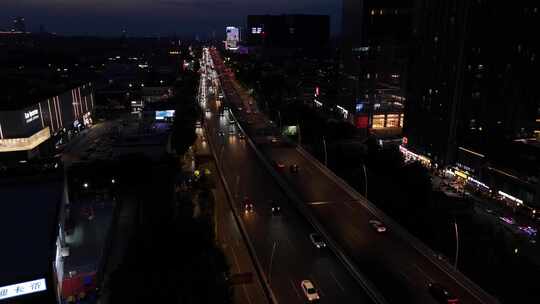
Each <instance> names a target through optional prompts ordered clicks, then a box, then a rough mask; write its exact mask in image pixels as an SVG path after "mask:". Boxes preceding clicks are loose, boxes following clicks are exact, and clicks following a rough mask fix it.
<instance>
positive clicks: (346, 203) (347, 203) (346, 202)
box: [343, 201, 354, 210]
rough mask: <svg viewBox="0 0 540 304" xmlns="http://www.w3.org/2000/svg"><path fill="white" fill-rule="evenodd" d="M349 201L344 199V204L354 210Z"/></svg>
mask: <svg viewBox="0 0 540 304" xmlns="http://www.w3.org/2000/svg"><path fill="white" fill-rule="evenodd" d="M349 203H350V202H348V201H344V202H343V204H344V205H345V206H347V208H349V209H351V210H354V208H353V206H351V205H349Z"/></svg>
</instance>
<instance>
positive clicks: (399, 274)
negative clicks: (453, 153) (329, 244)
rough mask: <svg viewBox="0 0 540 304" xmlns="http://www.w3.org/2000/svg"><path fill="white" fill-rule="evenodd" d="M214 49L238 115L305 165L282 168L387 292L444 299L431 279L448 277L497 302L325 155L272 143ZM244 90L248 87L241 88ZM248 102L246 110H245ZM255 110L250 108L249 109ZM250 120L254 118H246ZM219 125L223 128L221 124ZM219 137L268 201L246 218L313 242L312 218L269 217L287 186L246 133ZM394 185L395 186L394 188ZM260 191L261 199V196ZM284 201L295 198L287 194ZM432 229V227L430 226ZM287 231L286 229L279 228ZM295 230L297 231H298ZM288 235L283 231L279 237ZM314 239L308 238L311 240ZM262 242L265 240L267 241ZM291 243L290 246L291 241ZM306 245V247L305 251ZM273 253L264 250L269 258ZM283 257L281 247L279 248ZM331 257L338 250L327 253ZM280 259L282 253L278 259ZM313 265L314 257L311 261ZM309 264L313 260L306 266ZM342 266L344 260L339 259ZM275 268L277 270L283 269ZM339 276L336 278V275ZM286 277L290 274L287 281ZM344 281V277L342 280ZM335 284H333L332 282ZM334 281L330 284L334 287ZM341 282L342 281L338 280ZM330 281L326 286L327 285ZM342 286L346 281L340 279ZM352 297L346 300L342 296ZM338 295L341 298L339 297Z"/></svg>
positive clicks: (233, 166) (229, 162)
mask: <svg viewBox="0 0 540 304" xmlns="http://www.w3.org/2000/svg"><path fill="white" fill-rule="evenodd" d="M211 53H212V57H213V59H214V65H215V68H216V70H217V73H218V74H219V75H221V84H222V87H223V90H224V92H225V95H226V97H227V101H228V104H229V105H231V106H233V105H234V106H233V108H234V109H235V112H236V114H237V115H236V116H237V117H239V118H240V117H249V120H251V124H246V123H244V127H247V128H248V129H250V132H249V133H250V134H251V135H252V136H253V139H254V141H255V142H257V143H258V149H260V150H261V151H262V152H263V153H264V154H265V155H266V157H267V158H268V159H269V160H276V161H278V162H281V163H283V164H284V165H285V168H288V166H289V165H291V164H297V165H299V168H300V170H299V172H298V173H291V172H289V170H282V171H279V170H278V172H280V173H279V174H280V176H281V178H282V179H283V180H285V181H286V182H287V183H288V185H290V186H291V187H292V188H293V189H294V190H295V192H296V194H297V195H298V196H299V197H300V199H301V200H302V202H303V203H304V204H305V205H306V206H307V207H308V208H309V209H310V211H311V212H312V213H313V215H314V216H315V217H316V218H317V219H318V221H319V222H320V223H321V225H322V226H323V227H324V229H325V230H326V231H327V232H328V234H329V235H331V237H332V238H333V239H334V240H335V241H336V242H337V243H338V244H339V245H340V246H341V247H342V248H343V249H344V251H345V252H346V253H347V254H348V255H349V256H350V257H352V258H353V260H354V262H355V263H356V265H357V267H358V269H360V271H362V272H363V273H364V274H365V275H366V276H367V277H368V278H369V279H370V280H371V281H372V282H373V283H374V284H375V285H376V287H377V288H378V289H379V290H380V291H382V293H383V294H384V296H385V297H386V298H387V299H388V300H389V302H391V303H437V302H436V300H435V299H434V298H433V296H432V295H431V294H430V293H429V291H428V288H427V284H428V283H429V282H438V283H441V284H442V285H444V286H445V287H446V288H447V289H448V290H449V291H450V292H451V293H452V294H454V295H455V296H457V298H459V299H460V302H461V303H495V302H496V300H495V299H494V298H493V297H491V296H490V295H488V294H486V293H485V292H484V291H483V290H481V289H480V288H479V287H478V286H477V285H476V284H474V283H473V282H471V281H470V280H468V279H467V278H466V277H464V276H463V275H462V274H461V273H459V272H457V271H455V270H454V269H453V268H452V267H451V266H450V265H448V264H447V263H446V262H444V261H439V260H438V259H436V258H435V257H434V256H433V252H432V251H431V250H429V249H428V248H426V247H425V246H424V245H423V244H421V243H420V242H418V240H416V239H414V238H412V237H411V236H410V235H409V234H408V233H407V232H406V231H404V230H403V229H402V228H401V227H400V226H399V225H397V224H395V223H394V222H393V221H392V220H390V219H388V218H386V216H385V215H384V214H382V213H381V212H380V211H379V210H377V209H376V208H373V206H372V205H370V204H369V203H368V202H367V201H366V200H365V199H364V198H363V197H361V196H360V195H358V193H356V192H355V191H353V190H352V189H350V188H349V187H346V186H344V185H343V183H342V181H341V180H339V179H338V178H336V177H335V176H334V175H332V174H331V173H329V172H328V171H327V170H326V169H325V168H323V166H322V165H321V164H320V163H317V162H316V161H314V160H313V159H312V158H311V157H309V155H306V154H305V153H304V152H303V150H301V149H299V148H296V147H294V146H291V145H283V144H280V143H279V142H278V143H272V142H271V141H269V140H268V139H267V138H266V137H260V136H257V135H256V134H260V132H258V131H257V130H255V129H256V128H259V127H261V126H265V125H267V119H266V118H265V117H264V115H263V114H260V113H258V114H253V113H254V112H258V111H256V110H257V109H256V106H255V103H252V102H250V100H249V98H246V96H245V94H243V93H242V92H238V87H237V86H235V85H234V82H233V81H232V77H231V76H232V75H230V74H229V73H227V72H226V69H225V67H224V65H223V63H222V61H221V58H220V57H219V54H218V53H217V51H215V50H213V51H212V52H211ZM239 93H240V94H239ZM240 108H242V110H240ZM248 110H249V112H250V113H249V114H248V113H247V112H248ZM216 121H219V118H216V117H214V118H213V119H209V124H208V127H209V129H210V130H215V131H217V130H220V129H224V128H226V122H224V121H219V124H216V123H215V122H216ZM246 121H247V120H246ZM214 133H215V132H214ZM213 140H214V141H215V142H217V143H218V147H219V149H223V151H222V152H221V153H223V156H222V157H223V158H222V159H221V161H220V163H221V164H222V165H223V167H224V172H226V175H227V178H228V180H230V181H235V179H236V181H235V182H233V185H237V186H236V187H237V188H235V189H236V191H237V195H238V197H241V196H243V195H244V194H247V195H255V197H254V198H256V200H257V201H259V200H262V202H258V204H263V206H259V205H257V207H258V209H262V210H261V211H259V213H257V214H256V215H254V216H252V217H247V218H245V222H246V224H247V226H248V228H249V229H250V231H251V233H253V234H254V235H268V236H272V235H276V239H277V240H278V241H279V243H280V244H281V243H282V242H285V244H290V245H289V246H290V249H288V250H286V251H285V253H286V254H294V253H295V252H296V251H297V250H298V249H296V248H304V246H309V245H310V244H309V240H308V239H307V237H306V236H305V235H306V234H308V233H309V230H310V228H309V225H307V224H305V222H304V224H303V225H302V223H299V226H301V227H307V228H304V229H306V230H303V231H302V230H297V229H296V228H294V230H293V231H290V230H289V229H283V228H284V227H282V226H281V225H280V222H278V221H277V220H278V219H276V218H273V217H271V216H270V215H269V214H267V215H266V216H264V218H265V219H264V220H263V219H262V218H261V217H262V216H261V214H260V213H262V212H264V211H268V206H265V205H264V200H265V199H267V196H268V195H271V197H276V195H275V194H274V193H279V188H278V187H276V186H275V183H274V181H273V180H272V178H270V177H269V175H268V174H266V172H265V170H264V169H263V167H262V166H261V165H259V164H258V163H259V162H260V160H258V159H256V158H255V157H254V155H253V153H251V152H250V151H249V149H248V148H247V145H246V144H245V143H244V142H243V141H239V140H238V139H237V138H234V137H232V138H231V137H225V138H221V137H219V136H218V137H217V138H214V139H213ZM389 191H391V189H389ZM259 197H260V199H259ZM278 198H279V200H280V201H287V199H286V198H285V197H283V196H282V195H281V194H280V195H279V197H278ZM283 205H286V206H287V208H286V209H285V211H286V212H287V213H286V214H285V219H286V221H283V219H281V220H282V221H283V222H287V224H289V223H290V222H291V221H293V219H291V218H289V217H288V216H287V214H288V213H295V212H294V210H293V208H291V207H289V206H288V204H283ZM371 219H379V220H382V221H383V222H386V224H387V226H388V227H389V230H388V231H387V232H384V233H379V232H376V231H375V229H374V228H373V227H371V226H370V225H369V224H368V222H369V220H371ZM294 221H295V222H296V221H298V222H303V220H302V219H301V218H300V217H298V216H297V217H295V219H294ZM426 229H429V228H428V227H426ZM280 230H284V231H286V232H287V234H286V238H285V233H283V234H281V233H280V232H279V231H280ZM288 233H292V236H291V235H289V234H288ZM280 235H282V236H281V237H279V236H280ZM306 241H307V244H306ZM259 242H261V243H264V244H259ZM255 243H258V244H259V245H258V246H259V248H260V246H262V248H263V250H264V248H265V247H266V251H268V252H270V251H271V249H272V245H270V244H272V243H273V242H268V241H266V242H263V241H261V240H258V239H256V240H255ZM285 248H286V249H287V247H285ZM304 254H306V253H303V254H302V255H304ZM267 255H268V254H266V255H264V254H263V256H262V259H263V260H265V261H267V259H268V256H267ZM278 257H279V255H278ZM281 258H282V259H283V260H290V259H291V257H288V256H283V257H281ZM327 258H328V259H329V260H330V259H332V258H331V257H327ZM276 261H277V260H276ZM299 266H300V265H297V264H296V263H295V264H294V265H291V267H295V268H291V269H288V270H289V271H292V269H297V270H296V271H294V272H295V273H297V272H301V271H308V273H309V272H310V271H311V272H313V273H317V270H315V269H306V268H303V267H299ZM306 266H307V267H308V268H309V266H310V264H307V265H306ZM304 267H305V266H304ZM334 267H336V268H339V266H334ZM275 273H276V272H275V271H274V272H273V274H272V276H274V275H275ZM330 283H331V281H330ZM280 284H283V282H280ZM336 285H337V284H336ZM329 286H330V285H329ZM330 288H332V287H329V288H324V286H323V291H326V290H328V289H330ZM333 288H334V290H336V289H335V288H336V286H334V287H333ZM325 289H326V290H325ZM337 290H339V286H337ZM343 302H347V303H349V301H343V300H342V301H340V303H343ZM334 303H338V302H335V301H334Z"/></svg>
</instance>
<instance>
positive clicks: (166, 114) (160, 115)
mask: <svg viewBox="0 0 540 304" xmlns="http://www.w3.org/2000/svg"><path fill="white" fill-rule="evenodd" d="M173 117H174V110H166V111H156V120H165V119H167V118H173Z"/></svg>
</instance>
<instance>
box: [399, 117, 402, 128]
mask: <svg viewBox="0 0 540 304" xmlns="http://www.w3.org/2000/svg"><path fill="white" fill-rule="evenodd" d="M399 127H400V128H403V114H400V115H399Z"/></svg>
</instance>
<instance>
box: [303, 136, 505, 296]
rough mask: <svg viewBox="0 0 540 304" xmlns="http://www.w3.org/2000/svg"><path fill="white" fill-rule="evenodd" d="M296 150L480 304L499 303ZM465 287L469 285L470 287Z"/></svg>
mask: <svg viewBox="0 0 540 304" xmlns="http://www.w3.org/2000/svg"><path fill="white" fill-rule="evenodd" d="M296 150H297V151H298V152H299V153H300V154H301V155H302V156H303V157H304V158H305V159H306V160H308V161H309V162H311V163H312V164H313V165H314V166H316V167H317V168H318V169H319V170H320V171H322V172H323V173H324V174H325V175H326V176H327V177H328V178H329V179H331V180H332V181H334V182H335V183H336V184H337V185H338V186H340V187H341V188H342V189H343V190H344V191H345V192H347V193H348V194H349V195H350V196H351V197H353V198H356V199H357V201H359V202H360V204H362V205H363V206H364V208H366V209H367V210H369V212H371V214H373V215H374V216H375V217H377V218H379V219H381V220H382V221H383V222H384V223H385V225H386V226H387V227H388V228H391V229H392V231H394V232H395V233H396V234H398V235H399V236H400V237H401V238H402V239H404V240H406V241H407V242H409V244H411V246H412V247H413V248H414V249H416V251H418V252H419V253H420V254H422V255H423V256H424V257H425V258H427V259H428V260H429V261H430V262H432V263H433V264H434V265H435V266H437V267H438V268H439V269H440V270H441V271H443V272H444V273H446V274H447V275H448V276H449V277H451V278H452V279H454V281H456V282H457V283H458V284H459V285H460V286H461V287H463V288H464V289H465V290H467V291H468V292H469V293H470V294H471V295H473V296H474V297H475V298H476V299H477V300H479V301H480V302H481V303H499V301H498V300H497V299H495V298H494V297H493V296H492V295H490V294H488V293H487V292H485V291H484V290H483V289H482V288H480V287H479V286H478V285H476V283H474V282H473V281H471V280H470V279H469V278H468V277H467V276H465V275H464V274H462V273H461V272H460V271H459V270H457V269H455V268H454V267H452V266H451V265H450V264H449V263H448V262H446V261H441V260H440V259H438V258H436V256H437V254H436V253H435V252H434V251H433V250H432V249H431V248H429V247H428V246H427V245H425V244H424V243H423V242H422V241H420V240H419V239H417V238H416V237H415V236H413V235H412V234H410V233H409V232H408V231H407V230H406V229H404V228H403V227H401V225H400V224H398V223H397V222H395V221H394V220H393V219H392V218H390V217H388V216H387V215H386V214H385V213H384V212H383V211H381V210H380V209H379V208H377V207H376V206H375V205H373V204H372V203H371V202H370V201H368V200H367V199H366V198H365V197H364V196H362V195H361V194H360V193H358V192H357V191H356V190H355V189H354V188H352V187H351V186H350V185H349V184H348V183H347V182H346V181H344V180H343V179H342V178H340V177H339V176H337V175H336V174H335V173H334V172H332V170H330V169H328V167H326V166H325V165H323V164H322V163H321V162H320V161H319V160H318V159H316V158H315V157H313V156H312V155H311V154H310V153H309V152H307V151H306V150H304V149H303V148H302V147H300V146H297V147H296ZM466 285H469V286H470V287H469V286H466ZM484 299H486V300H489V302H486V301H484Z"/></svg>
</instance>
